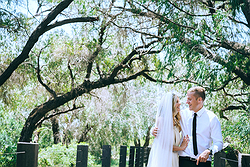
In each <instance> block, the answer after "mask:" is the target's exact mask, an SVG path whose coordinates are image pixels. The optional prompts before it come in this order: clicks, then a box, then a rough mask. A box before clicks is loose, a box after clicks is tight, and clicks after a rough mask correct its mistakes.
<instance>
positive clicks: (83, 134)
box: [78, 124, 92, 143]
mask: <svg viewBox="0 0 250 167" xmlns="http://www.w3.org/2000/svg"><path fill="white" fill-rule="evenodd" d="M91 129H92V126H89V124H87V125H86V126H85V129H84V131H83V132H82V134H81V137H80V139H79V140H78V143H81V142H86V141H88V139H89V137H88V136H87V134H88V132H89V131H90V130H91Z"/></svg>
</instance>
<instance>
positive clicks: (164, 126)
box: [147, 93, 180, 167]
mask: <svg viewBox="0 0 250 167" xmlns="http://www.w3.org/2000/svg"><path fill="white" fill-rule="evenodd" d="M156 127H158V131H157V136H156V138H155V139H154V142H153V144H152V147H151V151H150V154H149V160H148V165H147V167H179V165H178V164H179V159H178V153H177V152H173V145H174V144H176V145H178V144H179V143H180V133H179V131H178V129H177V128H174V126H173V117H172V93H167V94H166V95H165V96H164V97H163V98H162V100H161V103H160V105H159V108H158V111H157V114H156ZM174 129H177V130H174Z"/></svg>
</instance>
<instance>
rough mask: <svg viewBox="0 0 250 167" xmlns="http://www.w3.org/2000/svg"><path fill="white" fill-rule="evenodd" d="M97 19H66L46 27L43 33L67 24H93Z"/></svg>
mask: <svg viewBox="0 0 250 167" xmlns="http://www.w3.org/2000/svg"><path fill="white" fill-rule="evenodd" d="M98 20H99V18H98V17H79V18H73V19H66V20H62V21H57V22H55V23H53V24H50V25H48V26H47V27H46V28H45V32H46V31H49V30H51V29H53V28H55V27H59V26H62V25H65V24H69V23H84V22H94V21H98Z"/></svg>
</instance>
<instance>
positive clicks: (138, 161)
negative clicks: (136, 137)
mask: <svg viewBox="0 0 250 167" xmlns="http://www.w3.org/2000/svg"><path fill="white" fill-rule="evenodd" d="M135 150H136V152H135V167H140V155H141V151H140V147H136V148H135Z"/></svg>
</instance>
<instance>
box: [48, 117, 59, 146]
mask: <svg viewBox="0 0 250 167" xmlns="http://www.w3.org/2000/svg"><path fill="white" fill-rule="evenodd" d="M50 120H51V124H52V131H53V138H54V144H58V143H60V142H61V139H60V133H59V123H58V118H57V117H53V118H51V119H50Z"/></svg>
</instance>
